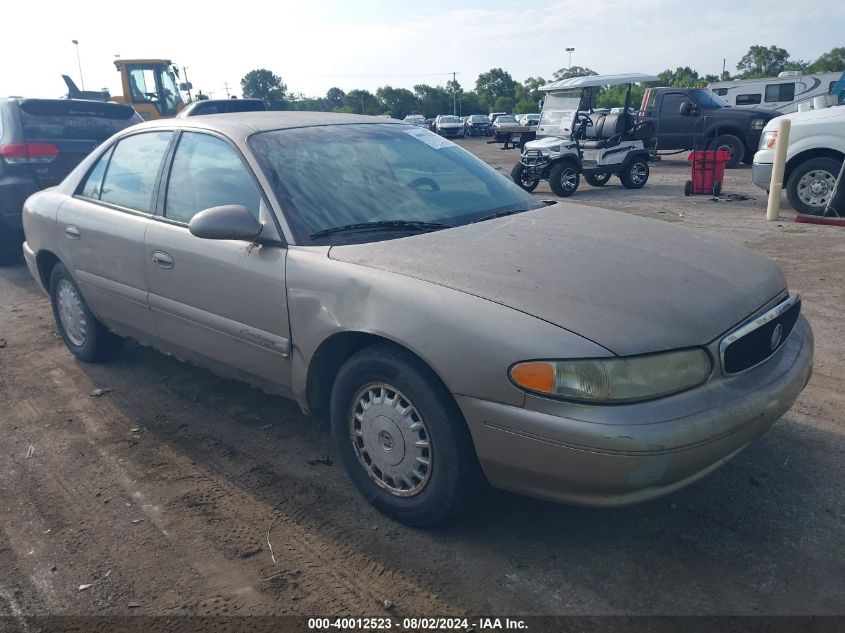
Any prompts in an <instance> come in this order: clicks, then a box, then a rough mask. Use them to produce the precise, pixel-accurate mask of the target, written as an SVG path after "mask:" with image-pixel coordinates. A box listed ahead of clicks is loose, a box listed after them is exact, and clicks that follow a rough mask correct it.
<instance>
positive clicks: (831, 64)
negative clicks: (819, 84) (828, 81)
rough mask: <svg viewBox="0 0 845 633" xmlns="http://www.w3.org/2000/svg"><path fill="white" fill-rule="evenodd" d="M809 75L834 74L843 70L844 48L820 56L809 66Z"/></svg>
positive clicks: (844, 64) (844, 65)
mask: <svg viewBox="0 0 845 633" xmlns="http://www.w3.org/2000/svg"><path fill="white" fill-rule="evenodd" d="M809 70H810V72H811V73H835V72H838V71H840V70H845V46H838V47H836V48H832V49H830V50H829V51H828V52H826V53H824V54H823V55H820V56H819V58H818V59H817V60H816V61H814V62H813V63H812V64H810V69H809Z"/></svg>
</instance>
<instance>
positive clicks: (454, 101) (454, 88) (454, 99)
mask: <svg viewBox="0 0 845 633" xmlns="http://www.w3.org/2000/svg"><path fill="white" fill-rule="evenodd" d="M457 74H458V73H456V72H455V71H454V70H453V71H452V115H453V116H454V115H456V114H457V113H458V105H457V95H458V80H457V79H456V78H455V76H456V75H457Z"/></svg>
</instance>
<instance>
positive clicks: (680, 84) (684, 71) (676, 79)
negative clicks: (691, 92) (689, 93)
mask: <svg viewBox="0 0 845 633" xmlns="http://www.w3.org/2000/svg"><path fill="white" fill-rule="evenodd" d="M657 77H658V78H659V80H660V85H661V86H674V87H677V88H690V87H693V86H698V85H700V84H701V79H700V78H699V76H698V72H697V71H695V70H693V69H692V68H690V67H689V66H684V67H683V68H681V67H680V66H679V67H678V68H676V69H675V70H671V69H669V68H667V69H666V70H664V71H663V72H662V73H660V74H658V75H657Z"/></svg>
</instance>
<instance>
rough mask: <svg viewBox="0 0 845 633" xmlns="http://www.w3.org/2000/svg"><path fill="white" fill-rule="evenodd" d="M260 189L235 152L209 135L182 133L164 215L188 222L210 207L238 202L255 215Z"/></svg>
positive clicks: (223, 142)
mask: <svg viewBox="0 0 845 633" xmlns="http://www.w3.org/2000/svg"><path fill="white" fill-rule="evenodd" d="M260 200H261V191H260V190H259V188H258V186H257V185H256V184H255V181H254V180H253V178H252V176H251V175H250V173H249V171H248V170H247V168H246V166H244V164H243V162H242V161H241V159H240V156H238V154H237V152H236V151H235V150H234V149H233V148H232V146H231V145H229V144H228V143H227V142H226V141H224V140H222V139H220V138H217V137H216V136H211V135H209V134H199V133H195V132H183V133H182V138H180V139H179V145H178V146H177V147H176V154H175V156H174V158H173V166H172V168H171V170H170V179H169V181H168V184H167V197H166V198H165V204H164V217H166V218H169V219H171V220H175V221H177V222H189V221H190V220H191V218H192V217H194V215H196V214H197V213H199V212H200V211H202V210H203V209H208V208H210V207H218V206H221V205H224V204H239V205H243V206H245V207H246V208H247V209H249V210H250V211H251V212H252V214H253V215H254V216H255V217H256V218H258V207H259V202H260Z"/></svg>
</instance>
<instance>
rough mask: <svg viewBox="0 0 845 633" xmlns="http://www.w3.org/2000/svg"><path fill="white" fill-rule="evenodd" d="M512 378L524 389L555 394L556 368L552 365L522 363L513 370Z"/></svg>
mask: <svg viewBox="0 0 845 633" xmlns="http://www.w3.org/2000/svg"><path fill="white" fill-rule="evenodd" d="M511 378H513V381H514V382H515V383H516V384H518V385H519V386H520V387H522V388H523V389H529V390H531V391H540V392H542V393H554V390H555V368H554V365H552V363H520V364H519V365H515V366H514V367H513V369H511Z"/></svg>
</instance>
